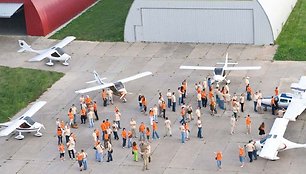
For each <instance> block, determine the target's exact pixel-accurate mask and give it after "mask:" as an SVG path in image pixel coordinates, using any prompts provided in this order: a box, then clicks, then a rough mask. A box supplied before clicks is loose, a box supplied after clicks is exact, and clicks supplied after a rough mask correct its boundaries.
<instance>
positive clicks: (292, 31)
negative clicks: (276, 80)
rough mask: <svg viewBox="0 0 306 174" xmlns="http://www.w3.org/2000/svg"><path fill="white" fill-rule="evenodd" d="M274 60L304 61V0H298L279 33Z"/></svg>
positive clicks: (305, 45)
mask: <svg viewBox="0 0 306 174" xmlns="http://www.w3.org/2000/svg"><path fill="white" fill-rule="evenodd" d="M276 44H277V45H279V46H278V48H277V51H276V53H275V55H274V59H275V60H291V61H292V60H296V61H306V0H298V1H297V3H296V5H295V7H294V9H293V11H292V13H291V14H290V16H289V18H288V20H287V22H286V24H285V25H284V27H283V29H282V31H281V33H280V35H279V36H278V38H277V40H276Z"/></svg>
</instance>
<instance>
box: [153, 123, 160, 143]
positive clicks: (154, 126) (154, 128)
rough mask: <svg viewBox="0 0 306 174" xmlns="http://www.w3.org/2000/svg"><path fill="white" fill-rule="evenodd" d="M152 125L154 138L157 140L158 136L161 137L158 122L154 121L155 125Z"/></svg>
mask: <svg viewBox="0 0 306 174" xmlns="http://www.w3.org/2000/svg"><path fill="white" fill-rule="evenodd" d="M152 127H153V136H152V138H153V140H155V139H156V138H158V139H160V138H159V135H158V133H157V123H156V122H155V121H153V126H152ZM155 136H156V137H155Z"/></svg>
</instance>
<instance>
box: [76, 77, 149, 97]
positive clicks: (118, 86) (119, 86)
mask: <svg viewBox="0 0 306 174" xmlns="http://www.w3.org/2000/svg"><path fill="white" fill-rule="evenodd" d="M93 74H94V78H95V80H93V81H90V82H87V83H92V82H96V83H97V84H99V85H98V86H94V87H91V88H85V89H81V90H78V91H75V93H79V94H83V93H87V92H90V91H96V90H101V89H105V88H110V89H111V90H112V91H113V93H114V94H115V95H118V96H120V99H122V100H123V102H126V98H125V96H126V94H127V90H126V89H125V86H124V83H126V82H129V81H133V80H136V79H139V78H142V77H145V76H148V75H151V74H152V72H149V71H146V72H143V73H140V74H136V75H134V76H130V77H127V78H125V79H121V80H118V81H117V82H114V83H111V82H110V83H107V82H104V81H103V80H104V79H105V78H100V76H99V74H98V73H97V72H96V71H94V72H93Z"/></svg>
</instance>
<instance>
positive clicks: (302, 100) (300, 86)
mask: <svg viewBox="0 0 306 174" xmlns="http://www.w3.org/2000/svg"><path fill="white" fill-rule="evenodd" d="M291 89H292V90H293V91H294V95H293V96H292V100H291V102H290V104H289V106H288V108H287V111H286V112H285V115H284V116H283V118H276V119H275V121H274V123H273V126H272V129H271V131H270V133H269V134H268V136H267V138H266V140H265V141H264V142H261V145H262V146H263V147H262V149H261V151H260V153H259V156H260V157H262V158H266V159H269V160H278V159H279V157H278V156H277V154H278V152H279V151H283V150H287V149H293V148H306V144H297V143H293V142H291V141H289V140H287V139H285V138H284V137H283V136H284V133H285V131H286V129H287V126H288V122H289V121H295V120H296V118H297V117H298V116H299V115H300V114H301V113H302V112H303V111H304V110H305V109H306V76H302V77H301V79H300V81H299V83H293V84H291ZM256 143H260V142H258V141H257V142H256Z"/></svg>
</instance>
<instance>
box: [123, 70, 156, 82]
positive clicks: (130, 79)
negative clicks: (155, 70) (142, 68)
mask: <svg viewBox="0 0 306 174" xmlns="http://www.w3.org/2000/svg"><path fill="white" fill-rule="evenodd" d="M151 74H152V72H149V71H146V72H143V73H140V74H137V75H134V76H131V77H128V78H125V79H121V80H118V81H119V82H122V83H126V82H129V81H132V80H136V79H139V78H142V77H145V76H148V75H151Z"/></svg>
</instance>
